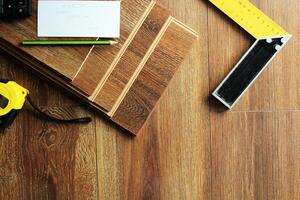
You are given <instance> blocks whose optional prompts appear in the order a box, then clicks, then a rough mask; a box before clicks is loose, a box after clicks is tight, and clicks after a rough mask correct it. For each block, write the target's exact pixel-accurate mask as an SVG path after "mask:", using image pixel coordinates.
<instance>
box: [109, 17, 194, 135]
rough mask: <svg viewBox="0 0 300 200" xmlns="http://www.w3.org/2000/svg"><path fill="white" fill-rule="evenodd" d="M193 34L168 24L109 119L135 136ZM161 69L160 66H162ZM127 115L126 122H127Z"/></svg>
mask: <svg viewBox="0 0 300 200" xmlns="http://www.w3.org/2000/svg"><path fill="white" fill-rule="evenodd" d="M196 37H197V36H196V35H194V34H193V33H192V32H189V31H186V30H184V29H182V25H181V24H178V23H177V22H175V21H172V22H171V24H170V25H169V27H168V29H167V30H166V32H165V34H164V35H163V37H162V38H161V40H160V42H159V44H158V45H157V46H156V48H155V50H154V52H153V53H152V54H151V56H150V58H149V59H148V61H147V62H146V64H145V66H144V67H143V69H142V70H141V72H140V73H139V75H138V77H137V78H136V80H135V81H134V83H133V85H132V86H131V87H130V89H129V91H128V92H127V93H126V95H125V97H124V99H123V100H122V101H121V104H120V105H119V106H118V107H117V109H116V111H115V113H113V116H112V120H113V121H114V122H116V123H117V124H119V125H121V126H122V127H124V128H125V129H127V130H129V131H130V132H133V133H137V132H138V130H140V129H141V128H142V126H143V124H144V122H145V121H146V120H147V118H148V117H149V115H150V113H151V111H152V110H153V108H154V106H155V105H156V103H157V101H158V100H159V98H160V96H161V95H162V93H163V92H164V90H165V88H166V87H167V85H168V83H169V81H170V80H171V79H172V77H173V75H174V73H175V72H176V70H177V69H178V66H179V65H180V64H181V63H182V61H183V59H184V57H185V56H186V55H187V53H188V52H189V50H190V48H191V46H192V44H193V42H194V41H195V39H196ZM162 66H163V67H162ZM129 116H130V120H128V119H129Z"/></svg>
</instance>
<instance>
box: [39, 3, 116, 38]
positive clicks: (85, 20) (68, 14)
mask: <svg viewBox="0 0 300 200" xmlns="http://www.w3.org/2000/svg"><path fill="white" fill-rule="evenodd" d="M38 36H39V37H102V38H118V37H119V36H120V1H61V0H39V1H38Z"/></svg>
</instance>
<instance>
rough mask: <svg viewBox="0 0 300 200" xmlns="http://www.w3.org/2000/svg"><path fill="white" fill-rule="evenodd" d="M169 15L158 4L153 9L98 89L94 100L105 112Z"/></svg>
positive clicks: (111, 105) (108, 109)
mask: <svg viewBox="0 0 300 200" xmlns="http://www.w3.org/2000/svg"><path fill="white" fill-rule="evenodd" d="M169 14H170V13H169V11H167V10H166V9H165V8H163V7H161V6H160V5H158V4H156V5H155V6H154V7H153V9H152V10H151V12H150V13H149V15H148V17H147V18H146V20H145V21H144V23H143V25H142V26H141V28H140V29H139V31H138V32H137V34H136V36H135V37H134V39H133V41H132V42H131V43H130V45H129V46H128V48H127V50H126V51H125V53H124V54H123V56H122V57H121V59H120V61H119V62H118V64H117V65H116V67H115V68H114V70H113V71H112V73H111V74H110V76H109V77H108V79H107V81H106V82H105V83H104V85H103V87H102V88H100V91H99V93H98V95H97V97H96V99H95V102H96V103H97V104H98V105H99V106H101V107H102V108H104V109H105V110H107V111H110V110H111V109H112V107H113V105H114V104H115V103H116V101H117V100H118V97H119V96H120V95H121V93H122V91H123V90H124V88H125V86H126V84H127V83H128V82H129V79H130V78H131V77H132V76H133V74H134V72H135V71H136V70H137V68H138V66H139V65H140V63H141V61H142V60H143V58H144V57H145V55H146V53H147V51H148V49H149V48H150V46H151V45H152V43H153V41H154V40H155V38H157V36H158V33H159V32H160V31H161V29H162V27H163V26H164V25H165V26H167V24H165V23H166V21H167V19H168V18H169ZM162 34H163V33H162Z"/></svg>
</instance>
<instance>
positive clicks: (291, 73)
mask: <svg viewBox="0 0 300 200" xmlns="http://www.w3.org/2000/svg"><path fill="white" fill-rule="evenodd" d="M271 5H272V6H270V7H271V8H270V10H271V11H272V14H273V17H274V18H276V20H277V21H278V23H280V24H282V25H283V27H284V28H285V29H286V30H288V31H289V33H290V34H292V35H293V37H292V38H291V39H290V41H289V42H288V44H287V46H286V47H285V48H284V49H283V50H282V51H281V52H280V54H279V55H278V56H277V58H276V59H275V60H274V63H273V66H272V67H273V68H274V77H275V78H274V79H275V80H274V82H275V84H274V93H275V95H274V99H275V106H276V109H277V110H284V109H300V93H299V92H298V91H299V87H300V82H299V76H300V72H299V64H298V58H299V54H300V26H299V22H298V20H297V19H299V17H300V12H299V9H300V3H299V2H298V1H295V0H293V1H290V2H289V3H288V4H287V3H286V2H284V1H274V2H272V4H271ZM285 11H288V12H285ZM278 13H279V14H278Z"/></svg>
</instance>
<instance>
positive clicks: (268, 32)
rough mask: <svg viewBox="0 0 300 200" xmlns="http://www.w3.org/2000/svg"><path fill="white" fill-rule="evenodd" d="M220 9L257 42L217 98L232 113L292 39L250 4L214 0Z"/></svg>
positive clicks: (239, 0) (222, 87)
mask: <svg viewBox="0 0 300 200" xmlns="http://www.w3.org/2000/svg"><path fill="white" fill-rule="evenodd" d="M210 2H211V3H213V4H214V5H215V6H216V7H217V8H219V9H220V10H221V11H222V12H224V13H225V14H226V15H227V16H228V17H230V18H231V19H232V20H233V21H235V22H236V23H237V24H238V25H239V26H241V27H242V28H243V29H244V30H246V31H247V32H248V33H249V34H250V35H252V36H253V37H254V38H256V41H255V42H254V44H253V45H252V46H251V47H250V49H249V50H248V51H247V52H246V53H245V54H244V55H243V56H242V58H241V59H240V60H239V62H238V63H237V64H236V65H235V66H234V68H233V69H232V70H231V71H230V73H229V74H228V75H227V76H226V77H225V79H224V80H223V81H222V82H221V83H220V85H219V86H218V87H217V88H216V90H215V91H214V92H213V96H214V97H216V98H217V99H218V100H219V101H220V102H222V103H223V104H224V105H225V106H226V107H228V108H229V109H231V108H232V107H233V106H234V105H235V104H236V103H237V102H238V100H239V99H240V98H241V96H242V95H243V94H244V93H245V92H246V90H247V89H248V88H249V87H250V86H251V85H252V84H253V82H254V81H255V79H256V78H257V77H258V76H259V75H260V74H261V73H262V71H263V70H264V69H265V68H266V66H267V65H268V64H269V63H270V62H271V61H272V59H273V58H274V57H275V56H276V55H277V53H278V52H279V51H280V50H281V49H282V48H283V47H284V46H285V45H286V43H287V42H288V41H289V39H290V38H291V35H290V34H289V33H288V32H287V31H286V30H284V29H283V28H282V27H281V26H279V25H278V24H277V23H275V22H274V21H272V19H270V18H269V17H268V16H267V15H265V14H264V13H263V12H262V11H261V10H259V9H258V8H257V7H255V6H254V5H253V4H251V3H250V2H249V1H248V0H210Z"/></svg>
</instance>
